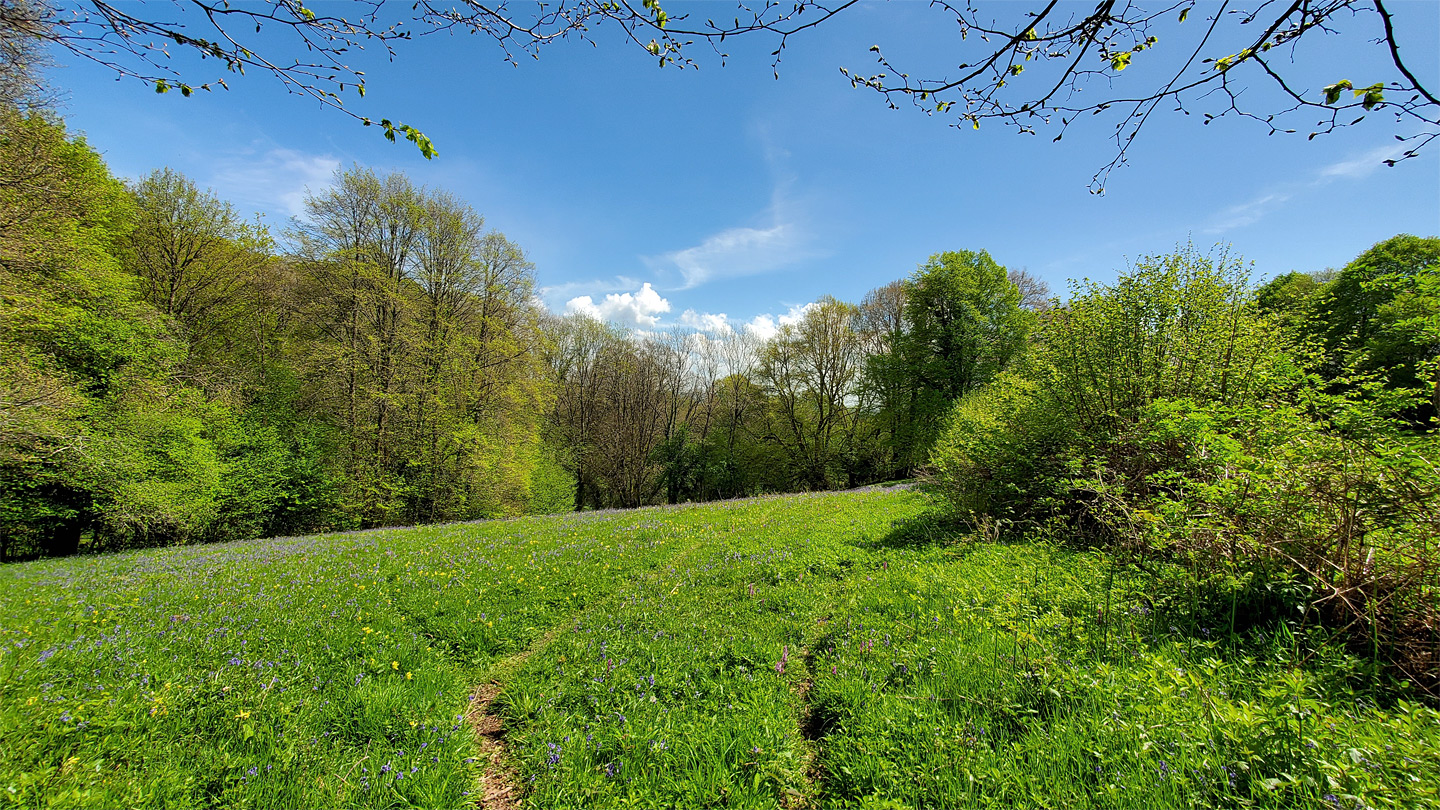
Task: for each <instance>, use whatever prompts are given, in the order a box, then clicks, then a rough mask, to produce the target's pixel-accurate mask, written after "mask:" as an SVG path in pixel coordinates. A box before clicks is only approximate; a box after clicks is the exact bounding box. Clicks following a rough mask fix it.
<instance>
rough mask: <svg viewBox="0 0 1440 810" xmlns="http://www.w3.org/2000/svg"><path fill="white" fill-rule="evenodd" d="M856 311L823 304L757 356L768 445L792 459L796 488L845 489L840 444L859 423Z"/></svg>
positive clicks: (831, 302) (829, 301)
mask: <svg viewBox="0 0 1440 810" xmlns="http://www.w3.org/2000/svg"><path fill="white" fill-rule="evenodd" d="M858 314H859V310H858V309H857V308H856V307H855V305H853V304H846V303H843V302H841V301H837V300H835V299H834V298H830V297H828V296H827V297H825V298H821V299H820V300H819V301H817V302H816V303H815V304H814V305H813V306H811V307H810V308H808V309H807V310H806V311H805V314H804V316H803V317H802V318H801V320H800V322H799V323H797V324H787V325H786V326H784V327H783V328H782V329H781V330H780V333H779V334H777V335H776V336H775V337H773V338H771V339H770V341H769V342H768V343H767V344H766V345H765V347H764V349H763V350H762V351H761V354H760V364H759V367H758V369H757V371H756V377H757V380H758V381H759V383H760V386H761V388H762V389H763V390H764V392H765V395H766V397H767V399H768V400H769V402H768V406H767V408H766V410H765V412H764V413H765V416H766V419H765V433H764V435H763V438H764V440H765V441H767V442H769V443H772V444H774V445H776V446H777V447H779V448H780V449H781V450H782V451H783V452H784V454H785V456H786V457H787V459H788V460H789V465H790V470H791V475H792V476H793V480H794V483H796V484H799V485H800V486H802V487H804V488H806V489H829V488H832V487H834V486H837V485H841V484H844V483H846V476H845V469H844V463H843V458H842V453H843V452H844V450H845V448H844V447H843V446H842V440H843V439H844V438H845V437H846V435H847V432H848V430H849V428H850V427H851V422H852V420H854V419H855V418H856V415H857V414H856V410H855V408H854V407H853V398H854V396H855V395H856V384H857V382H858V380H859V375H860V369H861V364H862V354H861V341H860V335H859V332H858V331H857V330H856V320H857V317H858Z"/></svg>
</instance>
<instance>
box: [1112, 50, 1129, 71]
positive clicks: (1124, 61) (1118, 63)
mask: <svg viewBox="0 0 1440 810" xmlns="http://www.w3.org/2000/svg"><path fill="white" fill-rule="evenodd" d="M1110 67H1112V68H1114V69H1116V70H1124V69H1125V68H1127V67H1130V52H1129V51H1122V52H1120V53H1117V54H1115V55H1113V56H1111V57H1110Z"/></svg>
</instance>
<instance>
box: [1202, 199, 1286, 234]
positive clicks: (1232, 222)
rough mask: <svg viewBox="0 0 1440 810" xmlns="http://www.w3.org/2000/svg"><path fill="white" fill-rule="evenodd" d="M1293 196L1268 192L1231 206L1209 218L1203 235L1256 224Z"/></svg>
mask: <svg viewBox="0 0 1440 810" xmlns="http://www.w3.org/2000/svg"><path fill="white" fill-rule="evenodd" d="M1293 196H1295V195H1294V194H1292V193H1290V192H1288V191H1270V192H1266V193H1263V194H1260V195H1258V196H1257V197H1255V198H1254V199H1253V200H1250V201H1249V202H1243V203H1240V204H1238V205H1232V206H1230V207H1229V208H1226V209H1224V210H1222V211H1220V212H1219V213H1217V214H1215V215H1214V216H1212V217H1211V218H1210V225H1209V226H1208V227H1206V228H1205V233H1224V232H1226V231H1229V230H1233V229H1235V228H1243V227H1245V226H1246V225H1249V224H1251V223H1254V222H1258V221H1260V220H1261V219H1262V218H1263V217H1264V216H1265V215H1266V214H1268V213H1270V212H1271V211H1273V210H1275V209H1276V208H1279V207H1280V206H1281V205H1283V204H1285V203H1286V202H1287V201H1288V200H1289V199H1290V198H1291V197H1293Z"/></svg>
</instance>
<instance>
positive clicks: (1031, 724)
mask: <svg viewBox="0 0 1440 810" xmlns="http://www.w3.org/2000/svg"><path fill="white" fill-rule="evenodd" d="M926 508H927V502H926V500H925V498H924V497H923V496H921V495H918V494H915V493H909V492H896V491H892V492H869V493H849V494H828V495H812V496H798V497H790V498H774V499H761V500H753V501H740V502H730V503H722V504H712V505H705V506H697V507H688V508H680V509H674V510H658V509H645V510H637V511H633V512H618V513H608V514H586V515H576V516H565V517H556V518H531V519H523V520H515V521H506V522H496V523H482V524H473V525H456V526H444V527H427V528H419V529H405V530H385V531H375V532H366V533H358V534H350V535H339V536H328V537H315V538H303V539H285V540H270V541H261V542H254V543H243V544H235V545H229V546H217V547H201V548H186V549H172V550H161V551H153V552H144V553H135V554H126V555H116V556H109V557H96V558H86V559H74V560H59V561H49V562H40V563H32V564H24V565H16V566H10V567H7V568H4V569H0V804H4V803H6V802H7V801H8V802H12V803H14V804H16V805H20V806H39V805H45V804H57V805H62V806H94V807H112V806H121V805H137V806H138V805H166V806H190V805H223V806H256V807H271V806H347V805H365V806H407V805H421V806H428V807H453V806H460V805H463V804H466V803H467V802H469V801H470V800H471V798H473V797H472V796H470V795H469V794H470V793H472V792H473V791H475V789H476V785H477V782H478V778H479V773H480V768H481V763H478V762H474V761H473V758H474V757H476V756H477V755H478V746H477V744H476V742H475V740H474V738H473V737H472V736H471V734H470V731H469V729H468V728H467V727H466V726H465V724H464V723H463V721H462V717H461V715H462V714H463V712H464V711H465V709H466V706H467V704H468V703H469V700H470V695H471V694H472V692H473V691H474V689H475V687H476V686H478V685H479V684H482V683H485V682H488V681H489V680H491V679H498V680H499V681H500V682H501V683H502V684H504V691H503V692H502V694H501V697H500V699H499V701H498V702H497V706H496V709H497V710H498V711H499V712H500V713H501V714H502V716H503V717H504V720H505V723H506V726H507V728H508V729H509V736H508V745H509V752H510V755H511V757H512V758H513V759H514V762H515V765H516V768H517V775H518V778H519V780H520V785H521V787H522V789H523V790H524V791H525V792H526V793H527V796H528V802H529V803H531V804H533V805H535V806H544V807H570V806H573V807H579V806H587V807H594V806H623V805H626V804H633V805H636V806H667V805H669V806H683V807H698V806H776V805H790V806H798V805H805V804H810V805H815V806H826V807H829V806H845V805H849V806H857V805H870V806H892V807H899V806H961V805H972V804H973V805H997V806H1009V805H1019V806H1037V805H1047V806H1072V807H1085V806H1093V807H1120V806H1137V807H1139V806H1162V805H1170V806H1190V805H1202V806H1204V805H1209V806H1235V805H1237V804H1242V803H1255V804H1260V805H1267V806H1313V807H1337V806H1339V807H1346V808H1349V807H1354V806H1357V802H1362V801H1363V802H1364V804H1365V805H1367V806H1385V805H1392V806H1404V807H1412V806H1419V805H1423V804H1426V803H1429V804H1430V805H1431V806H1440V798H1437V794H1436V790H1437V788H1436V787H1435V786H1436V785H1440V759H1437V757H1436V756H1435V752H1436V746H1437V744H1440V715H1437V714H1436V713H1435V712H1434V711H1432V710H1429V709H1426V708H1422V707H1418V706H1412V705H1410V704H1405V703H1400V704H1396V705H1392V706H1389V707H1387V708H1386V709H1384V710H1381V709H1377V708H1375V707H1374V706H1373V705H1372V704H1371V703H1369V702H1368V699H1367V697H1366V696H1365V695H1364V694H1356V693H1352V692H1349V691H1348V690H1347V687H1346V686H1345V682H1346V679H1345V677H1344V675H1345V674H1346V672H1347V670H1348V669H1351V668H1353V667H1354V666H1355V662H1353V661H1351V660H1350V659H1348V658H1346V657H1344V656H1343V655H1340V654H1339V653H1336V654H1335V655H1333V656H1331V657H1330V658H1329V659H1327V660H1326V661H1324V662H1319V663H1317V662H1314V661H1312V662H1310V663H1308V664H1306V665H1303V666H1302V665H1297V664H1294V663H1293V662H1292V661H1291V660H1290V659H1291V658H1292V654H1291V652H1290V650H1291V649H1292V648H1291V647H1290V646H1289V645H1287V644H1285V643H1283V638H1282V639H1280V640H1279V641H1277V640H1276V639H1272V638H1251V639H1248V640H1246V641H1245V642H1244V643H1236V642H1233V640H1232V641H1230V642H1222V641H1219V640H1212V639H1210V638H1208V637H1207V635H1215V636H1218V635H1219V633H1218V631H1216V630H1215V629H1214V628H1208V627H1204V626H1203V621H1197V620H1195V617H1196V616H1199V615H1202V614H1203V613H1204V611H1199V612H1197V611H1195V610H1194V609H1188V612H1187V614H1186V615H1187V616H1188V617H1189V618H1190V619H1191V621H1189V622H1188V623H1183V622H1182V623H1181V626H1183V627H1184V629H1183V630H1182V629H1181V627H1174V628H1172V627H1171V624H1172V623H1175V622H1177V621H1178V620H1176V619H1175V618H1174V616H1175V615H1176V614H1175V613H1173V612H1170V611H1168V610H1167V608H1166V605H1165V601H1164V599H1162V598H1159V596H1158V594H1160V593H1161V592H1162V590H1161V589H1157V586H1156V583H1153V582H1150V581H1143V580H1139V579H1136V578H1134V577H1133V576H1129V575H1125V574H1124V573H1123V571H1122V572H1120V573H1118V574H1117V572H1116V571H1115V570H1113V569H1112V566H1111V565H1110V564H1109V562H1108V560H1107V559H1106V558H1104V557H1103V556H1101V555H1098V554H1081V553H1075V552H1070V551H1065V550H1060V549H1055V548H1051V547H1046V546H1037V545H1012V546H986V547H972V548H968V549H965V550H963V551H962V550H958V549H956V548H955V547H952V546H947V545H945V544H943V543H934V542H930V538H927V537H926V536H925V533H924V532H923V531H916V530H915V526H917V525H920V524H918V523H907V522H906V521H909V520H911V519H913V518H915V517H916V516H918V515H920V514H921V513H922V512H923V511H924V510H925V509H926ZM897 521H899V524H898V526H897ZM1147 591H1148V594H1147ZM1165 592H1169V591H1165ZM1157 599H1158V600H1159V601H1158V602H1157Z"/></svg>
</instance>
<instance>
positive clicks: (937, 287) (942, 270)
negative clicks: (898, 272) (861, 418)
mask: <svg viewBox="0 0 1440 810" xmlns="http://www.w3.org/2000/svg"><path fill="white" fill-rule="evenodd" d="M903 301H904V303H903V312H902V318H901V321H902V325H901V328H900V330H899V331H898V332H896V333H894V335H893V336H892V337H891V339H890V340H889V341H888V342H887V343H888V345H887V346H886V347H884V350H883V351H882V352H880V353H878V354H876V355H874V356H873V359H872V360H871V362H870V365H869V370H868V375H869V378H870V379H871V380H872V384H874V385H876V386H879V387H880V389H881V391H882V394H883V398H882V402H881V409H882V413H884V414H885V418H886V419H887V420H889V421H890V422H891V424H892V425H893V427H892V429H891V436H892V442H893V443H894V453H895V457H896V461H897V464H898V465H899V468H900V470H901V471H902V472H905V471H908V470H910V469H913V467H914V466H916V465H918V464H921V463H923V462H924V459H925V457H926V454H927V453H928V452H929V449H930V445H931V444H932V443H933V442H934V440H935V436H936V435H937V433H938V431H939V429H940V426H941V422H942V421H943V419H944V416H945V414H946V413H947V412H948V411H949V408H950V405H951V404H952V403H954V402H955V401H956V400H958V399H959V398H960V397H962V396H964V395H966V394H967V393H969V392H971V391H973V390H975V389H977V388H979V387H980V386H983V385H984V384H986V383H988V382H989V381H990V380H991V379H993V378H994V377H995V375H996V374H998V373H1000V372H1001V371H1003V370H1004V369H1005V368H1006V367H1007V366H1008V365H1009V364H1010V363H1011V362H1012V361H1013V360H1014V359H1015V358H1016V357H1018V356H1019V355H1020V354H1021V352H1022V351H1023V350H1024V347H1025V340H1026V335H1027V334H1028V333H1029V329H1030V322H1031V318H1032V317H1033V316H1032V315H1030V314H1029V313H1028V312H1026V311H1025V310H1023V309H1022V308H1021V294H1020V290H1019V289H1018V288H1017V287H1016V285H1015V284H1014V282H1012V281H1011V280H1010V279H1009V277H1008V274H1007V272H1006V270H1005V268H1004V267H1002V266H1000V265H999V264H998V263H996V262H995V260H994V259H992V258H991V257H990V254H989V253H986V252H985V251H983V250H982V251H979V252H975V251H968V250H964V251H952V252H946V253H937V254H935V255H934V256H931V257H930V260H929V261H928V262H926V263H925V264H924V265H922V266H921V267H920V268H919V269H918V270H917V271H916V272H915V274H914V275H913V276H911V277H910V279H908V280H907V281H906V282H905V286H904V295H903Z"/></svg>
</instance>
